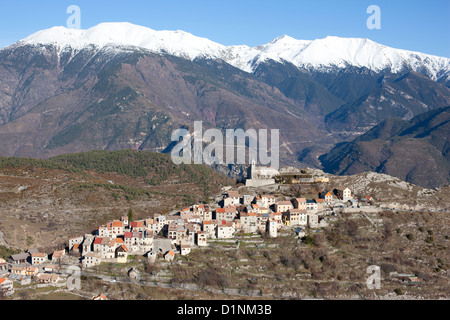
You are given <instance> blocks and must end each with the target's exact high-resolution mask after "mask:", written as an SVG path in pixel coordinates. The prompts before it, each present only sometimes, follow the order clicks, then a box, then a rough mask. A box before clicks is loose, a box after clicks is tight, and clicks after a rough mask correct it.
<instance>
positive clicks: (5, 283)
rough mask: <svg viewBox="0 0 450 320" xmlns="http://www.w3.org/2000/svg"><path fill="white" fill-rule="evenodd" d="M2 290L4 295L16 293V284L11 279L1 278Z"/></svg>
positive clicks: (0, 286)
mask: <svg viewBox="0 0 450 320" xmlns="http://www.w3.org/2000/svg"><path fill="white" fill-rule="evenodd" d="M0 292H1V293H2V294H4V295H11V294H13V293H14V284H13V282H12V281H11V280H8V279H5V278H0Z"/></svg>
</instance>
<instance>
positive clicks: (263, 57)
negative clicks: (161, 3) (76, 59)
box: [18, 22, 450, 80]
mask: <svg viewBox="0 0 450 320" xmlns="http://www.w3.org/2000/svg"><path fill="white" fill-rule="evenodd" d="M18 44H35V45H38V44H58V45H59V46H60V47H61V49H63V48H64V47H67V46H70V47H72V48H74V49H82V48H84V47H86V46H89V45H95V46H99V47H105V46H111V45H113V46H125V47H126V46H131V47H138V48H144V49H147V50H151V51H153V52H156V53H162V52H167V53H169V54H173V55H176V56H179V57H183V58H188V59H190V60H193V59H196V58H205V57H208V58H213V59H222V60H224V61H226V62H227V63H229V64H231V65H233V66H235V67H237V68H239V69H241V70H244V71H246V72H250V73H251V72H253V71H254V70H255V68H256V67H257V66H258V65H259V64H260V63H262V62H265V61H267V60H274V61H277V62H282V61H287V62H290V63H292V64H294V65H295V66H297V67H299V68H305V69H308V68H313V69H317V68H321V69H323V70H327V69H330V68H335V67H337V68H345V67H347V66H356V67H366V68H368V69H370V70H372V71H378V72H379V71H382V70H385V69H390V70H391V71H392V72H394V73H398V72H401V71H402V70H404V68H405V67H409V68H411V69H412V70H414V71H416V72H419V73H422V74H424V75H426V76H428V77H430V78H431V79H433V80H439V79H441V78H442V77H444V78H446V77H448V75H449V71H450V59H449V58H446V57H438V56H433V55H429V54H425V53H420V52H415V51H408V50H402V49H394V48H390V47H387V46H384V45H382V44H378V43H376V42H374V41H372V40H370V39H363V38H361V39H360V38H340V37H335V36H328V37H326V38H323V39H316V40H297V39H294V38H292V37H290V36H287V35H284V36H281V37H278V38H276V39H274V40H272V41H271V42H269V43H268V44H265V45H260V46H257V47H249V46H246V45H235V46H224V45H221V44H219V43H216V42H214V41H211V40H209V39H207V38H201V37H196V36H194V35H192V34H190V33H187V32H184V31H181V30H178V31H166V30H164V31H155V30H153V29H150V28H147V27H142V26H138V25H134V24H131V23H128V22H120V23H117V22H116V23H114V22H112V23H101V24H99V25H96V26H94V27H92V28H90V29H87V30H78V29H67V28H65V27H53V28H51V29H47V30H41V31H38V32H37V33H34V34H32V35H30V36H28V37H26V38H25V39H23V40H21V41H19V42H18Z"/></svg>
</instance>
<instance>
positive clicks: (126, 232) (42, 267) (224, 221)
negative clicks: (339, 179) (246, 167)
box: [0, 188, 373, 294]
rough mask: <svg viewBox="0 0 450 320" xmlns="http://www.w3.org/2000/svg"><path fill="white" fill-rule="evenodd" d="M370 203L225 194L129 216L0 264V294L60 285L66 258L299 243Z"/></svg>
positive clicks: (343, 196)
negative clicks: (284, 239)
mask: <svg viewBox="0 0 450 320" xmlns="http://www.w3.org/2000/svg"><path fill="white" fill-rule="evenodd" d="M370 201H373V199H372V198H370V197H367V198H364V199H361V200H359V202H358V201H357V200H355V199H354V198H353V196H352V191H351V190H350V189H349V188H339V189H336V190H334V192H329V191H324V192H321V193H320V194H319V197H318V198H317V199H305V198H295V199H284V198H283V199H277V198H276V197H275V196H273V195H258V196H252V195H249V194H242V195H241V194H240V193H239V192H238V191H232V190H230V191H226V192H224V193H223V195H222V198H221V200H220V201H219V202H217V203H214V204H212V205H211V206H209V205H204V204H198V205H192V206H190V207H188V208H185V209H182V210H180V211H178V212H176V213H175V214H173V215H167V216H165V215H160V214H155V215H154V216H153V217H152V218H148V219H144V220H139V221H129V216H124V217H122V218H121V219H120V220H114V221H110V222H108V223H107V224H105V225H102V226H100V227H99V228H97V229H96V230H95V231H94V232H93V233H92V234H86V235H84V236H78V237H74V238H71V239H69V241H68V247H67V248H66V249H63V250H58V251H54V252H53V254H51V256H50V257H49V255H48V254H47V253H44V252H38V250H36V249H31V250H28V251H27V252H25V253H20V254H15V255H12V256H11V257H10V258H9V260H8V261H4V260H0V290H1V292H3V293H4V294H11V293H12V292H14V289H13V282H17V283H19V284H21V285H26V284H30V283H31V281H32V280H34V281H35V282H37V283H39V284H56V283H58V282H60V281H62V280H63V278H61V275H62V273H61V270H60V265H59V263H60V262H61V261H62V260H63V259H64V258H68V257H71V258H72V259H73V258H74V257H76V260H75V261H77V262H76V263H77V264H80V265H81V267H82V268H83V269H86V268H92V267H95V266H98V265H100V264H101V263H102V262H109V263H119V264H121V263H126V262H127V260H128V256H130V255H142V256H146V257H147V258H148V261H149V262H150V263H154V262H155V261H156V259H163V260H165V261H169V262H170V261H172V260H173V259H174V258H175V256H176V255H177V254H180V255H183V256H185V255H189V254H190V252H191V250H192V249H195V248H203V247H207V246H208V245H209V244H208V243H209V242H210V241H214V240H217V239H234V238H235V237H236V235H237V234H239V233H241V234H242V233H243V234H249V233H250V234H252V233H261V234H267V235H268V236H269V237H272V238H276V237H277V236H278V231H279V230H280V229H281V228H286V229H292V230H295V232H296V233H297V234H298V235H299V237H303V236H305V235H306V233H305V230H306V228H310V229H315V228H322V227H325V226H327V224H328V222H327V218H326V216H329V215H331V214H332V213H333V210H332V209H333V207H342V206H346V207H354V206H355V205H356V204H358V206H359V203H360V204H361V205H362V204H363V203H364V205H369V202H370Z"/></svg>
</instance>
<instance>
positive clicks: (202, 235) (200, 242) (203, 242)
mask: <svg viewBox="0 0 450 320" xmlns="http://www.w3.org/2000/svg"><path fill="white" fill-rule="evenodd" d="M197 246H199V247H206V246H208V243H207V237H206V232H205V231H199V232H197Z"/></svg>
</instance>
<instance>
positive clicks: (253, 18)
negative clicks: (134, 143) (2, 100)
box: [0, 0, 450, 57]
mask: <svg viewBox="0 0 450 320" xmlns="http://www.w3.org/2000/svg"><path fill="white" fill-rule="evenodd" d="M72 4H75V5H78V6H79V7H80V8H81V27H82V28H83V29H87V28H90V27H92V26H94V25H96V24H98V23H101V22H116V21H127V22H131V23H134V24H138V25H143V26H147V27H150V28H152V29H155V30H184V31H187V32H190V33H192V34H194V35H197V36H202V37H207V38H209V39H211V40H213V41H216V42H219V43H222V44H224V45H234V44H246V45H250V46H256V45H260V44H265V43H267V42H269V41H271V40H273V39H274V38H276V37H278V36H281V35H284V34H287V35H289V36H291V37H294V38H297V39H305V40H313V39H317V38H324V37H326V36H328V35H331V36H340V37H357V38H369V39H372V40H374V41H376V42H379V43H382V44H385V45H387V46H391V47H394V48H401V49H407V50H414V51H421V52H425V53H429V54H435V55H439V56H446V57H450V41H449V35H450V22H449V21H450V20H449V19H448V17H449V14H450V1H449V0H427V1H419V0H408V1H406V0H315V1H302V0H278V1H274V0H240V1H236V0H227V1H217V0H164V1H162V0H159V1H154V0H127V1H123V0H120V1H118V0H109V1H104V0H90V1H85V0H70V1H66V0H40V1H36V0H20V1H6V0H2V3H1V8H0V47H4V46H7V45H10V44H12V43H14V42H16V41H18V40H20V39H22V38H25V37H26V36H28V35H29V34H32V33H34V32H36V31H39V30H42V29H47V28H50V27H53V26H60V25H64V26H65V25H66V20H67V18H68V16H69V15H68V14H67V13H66V10H67V7H68V6H69V5H72ZM369 5H377V6H379V7H380V9H381V29H380V30H369V29H368V28H367V27H366V21H367V19H368V18H369V16H370V14H367V13H366V10H367V7H368V6H369Z"/></svg>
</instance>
